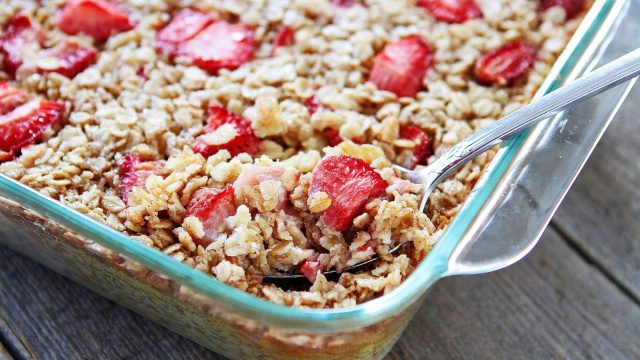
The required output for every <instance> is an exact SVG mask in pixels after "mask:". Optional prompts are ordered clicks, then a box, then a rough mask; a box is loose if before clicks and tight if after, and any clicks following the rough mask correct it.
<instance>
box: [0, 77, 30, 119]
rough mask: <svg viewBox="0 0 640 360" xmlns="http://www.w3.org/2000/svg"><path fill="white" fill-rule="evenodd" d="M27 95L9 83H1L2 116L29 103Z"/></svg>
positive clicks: (0, 101)
mask: <svg viewBox="0 0 640 360" xmlns="http://www.w3.org/2000/svg"><path fill="white" fill-rule="evenodd" d="M27 99H28V96H27V93H26V92H24V91H23V90H22V89H19V88H17V87H15V86H13V85H11V84H9V83H7V82H0V115H4V114H6V113H8V112H9V111H11V110H13V109H15V108H17V107H18V106H20V105H22V104H24V103H25V102H27Z"/></svg>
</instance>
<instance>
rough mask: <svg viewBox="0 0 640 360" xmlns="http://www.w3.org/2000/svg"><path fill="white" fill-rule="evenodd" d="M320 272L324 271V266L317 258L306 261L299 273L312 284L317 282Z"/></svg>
mask: <svg viewBox="0 0 640 360" xmlns="http://www.w3.org/2000/svg"><path fill="white" fill-rule="evenodd" d="M319 271H320V272H321V271H322V264H321V263H320V261H318V257H317V256H314V257H311V258H309V259H306V260H305V261H303V262H302V264H301V265H300V267H299V268H298V272H299V273H300V274H302V275H304V276H305V277H306V278H307V279H309V281H310V282H311V283H312V284H313V283H314V282H316V277H318V272H319Z"/></svg>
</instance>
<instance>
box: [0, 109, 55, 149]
mask: <svg viewBox="0 0 640 360" xmlns="http://www.w3.org/2000/svg"><path fill="white" fill-rule="evenodd" d="M63 114H64V103H62V102H59V101H47V100H33V101H30V102H28V103H26V104H24V105H21V106H19V107H17V108H15V109H13V110H12V111H11V112H9V113H7V114H4V115H2V116H0V162H2V161H7V160H11V159H13V158H14V157H15V155H16V154H17V152H18V151H20V149H22V148H23V147H25V146H27V145H31V144H33V143H35V142H36V141H37V140H39V139H40V137H41V136H42V134H43V133H44V132H45V130H47V129H48V128H49V127H50V126H51V125H53V124H55V123H57V122H59V121H60V120H61V119H62V115H63Z"/></svg>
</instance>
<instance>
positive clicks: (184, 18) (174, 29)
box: [156, 8, 213, 56]
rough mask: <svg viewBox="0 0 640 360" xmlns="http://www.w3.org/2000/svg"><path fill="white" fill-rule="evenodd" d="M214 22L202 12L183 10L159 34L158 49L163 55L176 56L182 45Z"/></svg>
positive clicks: (157, 36)
mask: <svg viewBox="0 0 640 360" xmlns="http://www.w3.org/2000/svg"><path fill="white" fill-rule="evenodd" d="M212 22H213V19H212V18H211V17H210V16H209V15H208V14H205V13H203V12H202V11H199V10H196V9H191V8H186V9H182V10H180V11H178V12H177V13H176V14H175V15H174V16H173V18H172V19H171V21H170V22H169V23H168V24H167V25H166V26H165V27H164V28H162V30H160V31H159V32H158V34H157V35H156V47H157V48H158V50H160V52H162V53H163V54H165V55H168V56H174V55H175V54H176V51H177V50H178V47H179V46H180V44H182V43H183V42H185V41H187V40H189V39H191V38H193V37H194V36H196V35H197V34H198V33H199V32H200V31H202V29H204V28H206V27H207V26H208V25H209V24H211V23H212Z"/></svg>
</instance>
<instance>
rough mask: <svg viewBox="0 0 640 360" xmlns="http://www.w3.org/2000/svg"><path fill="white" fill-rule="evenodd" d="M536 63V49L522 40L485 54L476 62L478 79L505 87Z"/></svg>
mask: <svg viewBox="0 0 640 360" xmlns="http://www.w3.org/2000/svg"><path fill="white" fill-rule="evenodd" d="M535 61H536V49H534V48H533V47H531V46H530V45H529V44H527V43H526V42H524V41H522V40H516V41H513V42H511V43H509V44H507V45H504V46H502V47H500V48H498V49H496V50H493V51H491V52H488V53H486V54H483V55H482V56H480V58H479V59H478V62H476V69H475V73H476V79H478V80H479V81H480V82H483V83H490V84H494V85H505V84H507V83H509V82H511V81H513V80H515V79H516V78H518V77H520V76H522V75H524V74H525V73H526V72H527V71H529V69H530V68H531V67H532V66H533V64H534V63H535Z"/></svg>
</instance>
